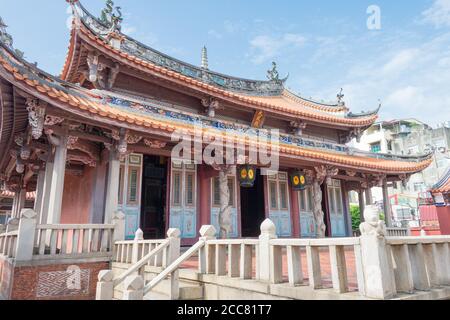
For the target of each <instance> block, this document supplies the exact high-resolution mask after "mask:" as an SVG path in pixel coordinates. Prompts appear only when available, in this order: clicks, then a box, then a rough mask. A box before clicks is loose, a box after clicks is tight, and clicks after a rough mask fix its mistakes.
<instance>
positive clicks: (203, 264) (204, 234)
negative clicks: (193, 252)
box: [198, 226, 217, 274]
mask: <svg viewBox="0 0 450 320" xmlns="http://www.w3.org/2000/svg"><path fill="white" fill-rule="evenodd" d="M216 233H217V230H216V228H214V226H202V227H201V229H200V239H199V240H200V241H204V242H205V246H203V247H202V248H200V250H199V253H198V261H199V264H198V272H199V273H201V274H206V273H210V272H213V271H214V270H213V269H214V268H213V267H212V266H213V265H214V264H215V254H216V248H215V247H210V246H208V244H207V242H208V240H216Z"/></svg>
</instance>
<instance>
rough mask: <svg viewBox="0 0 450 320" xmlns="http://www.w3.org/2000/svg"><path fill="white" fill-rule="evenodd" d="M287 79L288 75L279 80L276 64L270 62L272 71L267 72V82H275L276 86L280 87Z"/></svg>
mask: <svg viewBox="0 0 450 320" xmlns="http://www.w3.org/2000/svg"><path fill="white" fill-rule="evenodd" d="M288 78H289V75H288V76H287V77H286V78H284V79H280V73H279V72H278V70H277V63H276V62H272V69H270V70H268V71H267V79H269V81H272V82H275V83H276V84H279V85H282V84H284V83H285V82H286V80H287V79H288Z"/></svg>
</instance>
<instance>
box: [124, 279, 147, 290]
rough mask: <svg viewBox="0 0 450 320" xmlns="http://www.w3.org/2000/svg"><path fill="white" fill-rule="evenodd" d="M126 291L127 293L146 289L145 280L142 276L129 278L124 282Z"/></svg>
mask: <svg viewBox="0 0 450 320" xmlns="http://www.w3.org/2000/svg"><path fill="white" fill-rule="evenodd" d="M124 285H125V290H127V291H137V290H142V289H143V288H144V279H142V277H141V276H136V275H135V276H129V277H127V278H126V279H125V282H124Z"/></svg>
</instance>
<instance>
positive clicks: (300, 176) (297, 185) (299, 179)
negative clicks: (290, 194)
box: [291, 171, 308, 191]
mask: <svg viewBox="0 0 450 320" xmlns="http://www.w3.org/2000/svg"><path fill="white" fill-rule="evenodd" d="M291 185H292V189H293V190H294V191H302V190H305V189H306V187H307V185H308V183H307V180H306V175H305V173H304V172H303V171H294V172H292V173H291Z"/></svg>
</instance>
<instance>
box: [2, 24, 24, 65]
mask: <svg viewBox="0 0 450 320" xmlns="http://www.w3.org/2000/svg"><path fill="white" fill-rule="evenodd" d="M7 28H8V25H7V24H6V23H5V22H4V20H3V18H2V17H0V42H2V43H4V44H5V45H6V46H7V47H8V48H9V49H11V50H12V51H14V53H15V54H16V55H17V56H18V57H19V58H21V59H22V58H23V56H24V53H23V52H22V51H20V50H18V49H14V46H13V44H14V41H13V37H12V36H11V35H10V34H9V33H8V32H7Z"/></svg>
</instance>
